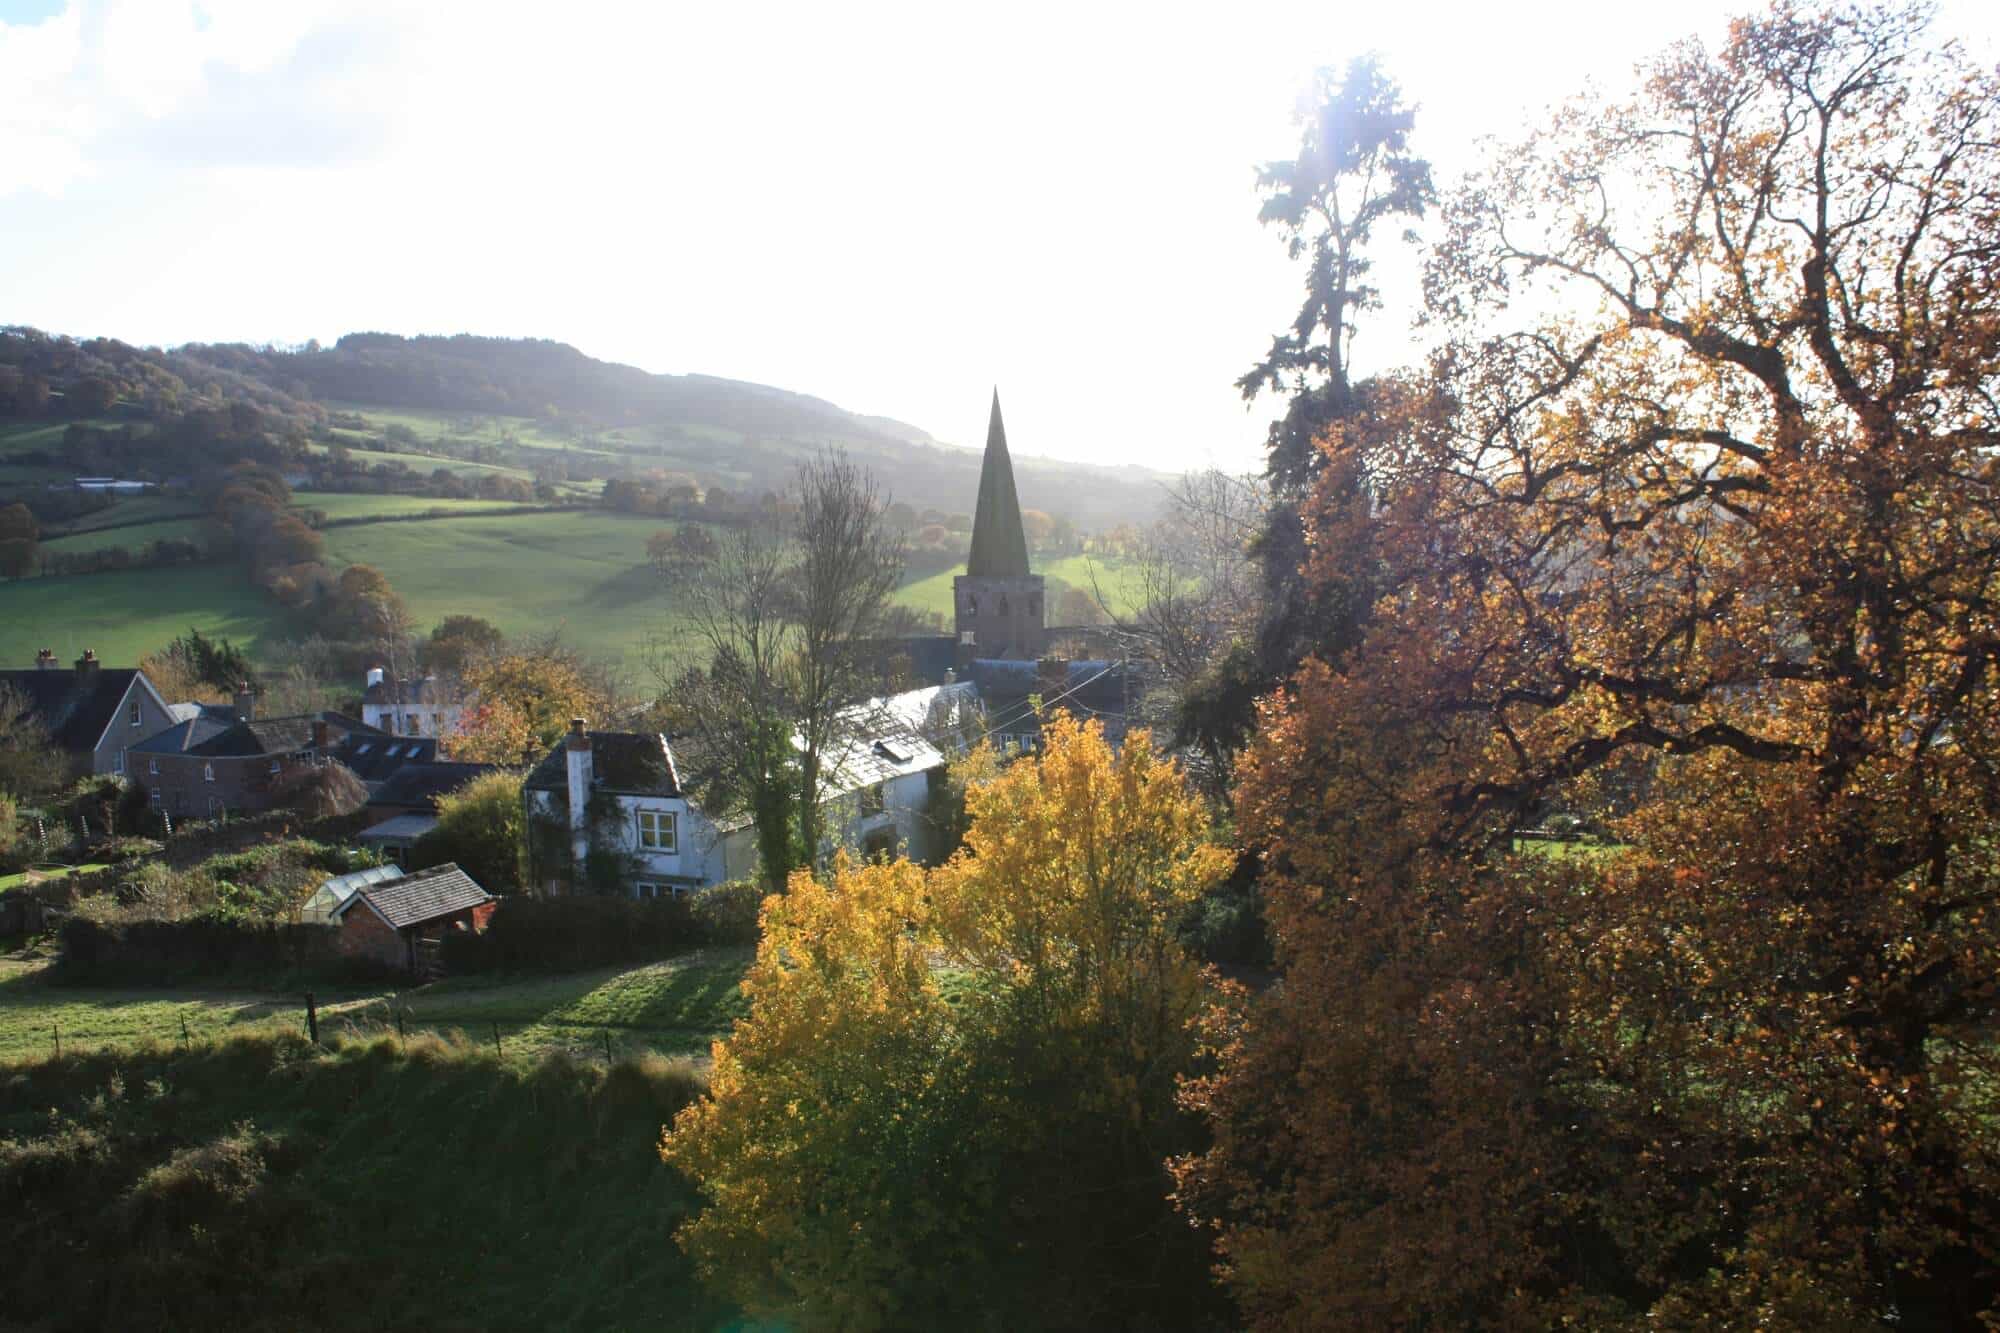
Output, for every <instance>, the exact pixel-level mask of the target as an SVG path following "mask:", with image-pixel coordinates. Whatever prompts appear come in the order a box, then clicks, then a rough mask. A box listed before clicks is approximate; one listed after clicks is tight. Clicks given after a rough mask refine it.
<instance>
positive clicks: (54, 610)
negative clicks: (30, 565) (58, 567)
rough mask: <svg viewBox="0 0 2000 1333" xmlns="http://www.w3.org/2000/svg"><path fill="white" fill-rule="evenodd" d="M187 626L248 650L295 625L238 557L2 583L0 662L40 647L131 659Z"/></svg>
mask: <svg viewBox="0 0 2000 1333" xmlns="http://www.w3.org/2000/svg"><path fill="white" fill-rule="evenodd" d="M190 628H195V629H199V630H200V631H201V632H202V633H204V634H209V635H220V636H223V637H226V638H229V639H232V640H234V641H235V642H237V643H239V644H242V645H244V646H245V647H246V648H248V649H250V650H251V651H252V652H254V651H255V650H256V648H257V645H258V644H259V643H261V642H264V641H265V640H267V639H272V638H284V637H285V636H287V635H288V634H291V633H293V632H295V631H294V629H293V622H292V620H291V618H290V616H289V615H287V613H286V612H285V611H284V609H283V608H282V607H280V606H279V605H278V604H277V603H276V602H273V601H272V600H271V599H270V598H268V597H266V596H265V595H264V594H263V593H261V592H259V591H258V590H257V589H256V588H253V587H252V586H250V584H249V583H248V582H247V581H246V580H245V579H244V577H243V571H242V570H241V569H239V568H238V567H236V566H235V565H186V566H182V567H180V568H178V569H134V570H126V571H123V572H121V573H117V574H74V575H70V576H68V577H66V578H53V579H22V580H20V581H19V582H15V583H0V663H4V664H6V665H7V666H10V667H25V666H30V665H32V664H33V663H34V660H35V651H36V650H37V649H40V648H53V649H55V652H56V656H57V657H59V658H61V659H62V660H63V661H65V662H68V661H71V660H73V659H75V658H77V657H79V656H81V655H82V653H83V650H84V649H85V648H93V649H96V651H97V655H98V657H100V658H102V659H103V660H104V661H105V662H107V663H109V664H111V665H112V666H130V665H132V664H133V663H134V662H136V661H138V660H139V658H140V657H142V656H144V655H145V654H147V653H150V652H152V651H153V650H154V649H156V648H159V647H162V646H163V645H165V644H166V643H167V642H168V641H169V640H171V639H173V638H175V637H176V636H178V635H182V634H185V633H187V632H188V630H189V629H190Z"/></svg>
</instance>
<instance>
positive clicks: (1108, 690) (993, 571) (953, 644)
mask: <svg viewBox="0 0 2000 1333" xmlns="http://www.w3.org/2000/svg"><path fill="white" fill-rule="evenodd" d="M1048 605H1049V599H1048V596H1047V588H1046V587H1045V584H1044V580H1043V577H1042V576H1041V575H1040V574H1037V573H1035V572H1034V571H1033V570H1032V569H1031V568H1030V567H1029V564H1028V540H1027V534H1026V532H1025V531H1024V529H1023V527H1022V524H1021V498H1020V495H1019V493H1018V492H1017V491H1016V490H1015V487H1014V461H1013V459H1012V458H1011V457H1010V456H1009V455H1008V452H1007V429H1006V426H1005V424H1004V423H1003V422H1002V420H1001V417H1000V394H999V391H998V390H995V391H994V394H993V407H992V412H991V414H990V416H989V417H988V419H987V425H986V454H985V458H984V460H983V461H982V463H981V465H980V469H979V497H978V501H977V503H976V504H975V506H974V508H973V512H972V547H971V550H970V552H969V553H968V554H967V557H966V561H965V572H964V573H963V574H959V575H957V576H956V577H954V578H953V579H952V628H953V634H952V635H951V637H949V638H941V637H933V636H925V637H922V638H916V639H907V640H903V641H901V642H900V644H899V645H898V647H899V648H900V650H901V652H902V653H903V654H904V655H906V656H907V657H908V659H909V660H910V661H911V662H912V663H914V664H916V666H915V674H916V675H917V676H918V678H919V679H920V680H923V681H924V682H925V683H928V684H949V683H956V684H960V685H969V686H971V690H970V691H968V693H972V694H974V695H976V698H977V700H978V704H979V708H980V710H981V711H982V712H983V714H984V715H985V718H986V728H987V729H988V731H989V732H990V733H991V735H992V737H993V739H994V741H995V742H996V743H997V744H999V745H1000V746H1001V747H1002V748H1003V749H1008V748H1023V747H1027V748H1032V746H1033V745H1034V744H1035V738H1036V737H1037V736H1038V735H1039V734H1040V731H1041V721H1040V718H1039V717H1038V716H1037V714H1036V711H1035V708H1034V703H1033V701H1035V700H1039V701H1040V702H1041V703H1042V704H1043V706H1044V707H1047V706H1050V705H1057V706H1061V707H1064V708H1067V709H1069V710H1070V711H1072V712H1074V713H1075V714H1076V715H1077V716H1078V717H1081V718H1086V719H1088V718H1096V719H1097V720H1099V721H1101V722H1102V723H1103V724H1104V729H1105V734H1106V735H1107V736H1108V737H1110V738H1111V739H1112V740H1113V741H1114V742H1116V741H1117V740H1119V739H1121V738H1122V737H1123V735H1124V732H1125V719H1126V714H1127V713H1128V712H1130V705H1131V699H1132V696H1133V692H1134V691H1135V689H1136V688H1137V683H1136V680H1135V678H1134V676H1133V673H1132V671H1131V670H1130V668H1129V667H1128V665H1127V664H1126V663H1125V662H1123V661H1121V660H1118V659H1117V658H1116V657H1115V656H1113V655H1112V654H1111V653H1108V652H1105V651H1104V650H1105V649H1106V648H1110V647H1112V646H1113V640H1112V639H1111V637H1110V636H1109V635H1108V634H1107V633H1106V632H1105V631H1104V630H1103V629H1102V628H1099V627H1093V626H1053V627H1052V626H1050V625H1049V624H1048ZM1081 645H1088V651H1087V653H1086V654H1079V655H1077V656H1075V657H1071V656H1068V655H1065V653H1064V652H1061V651H1057V650H1058V649H1068V650H1071V651H1073V650H1074V649H1076V648H1077V647H1078V646H1081Z"/></svg>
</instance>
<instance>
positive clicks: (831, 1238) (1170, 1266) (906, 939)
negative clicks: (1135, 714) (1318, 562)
mask: <svg viewBox="0 0 2000 1333" xmlns="http://www.w3.org/2000/svg"><path fill="white" fill-rule="evenodd" d="M1046 739H1047V747H1046V750H1045V752H1044V753H1043V754H1041V755H1040V756H1038V757H1035V758H1031V759H1024V760H1021V761H1019V762H1017V763H1016V764H1014V765H1012V766H1011V767H1009V768H1008V769H1006V770H1005V771H1004V772H1002V773H1001V774H1000V775H999V776H998V777H997V778H995V779H993V780H992V781H990V782H988V783H986V784H983V785H980V786H976V787H974V788H973V789H972V790H971V791H970V793H969V794H968V797H967V801H968V805H969V807H970V811H971V816H972V824H971V829H970V831H969V833H968V835H967V839H966V844H967V845H966V847H965V848H964V849H962V850H961V851H960V852H959V853H958V854H957V855H956V856H955V857H953V859H952V860H951V861H950V862H949V863H947V864H946V865H944V866H942V867H939V868H938V869H936V870H933V871H930V872H928V873H926V872H925V871H923V870H921V869H919V868H918V867H916V866H914V865H911V864H910V863H909V862H906V861H898V862H894V863H890V864H873V865H867V866H855V865H854V864H852V863H851V862H848V861H846V860H845V859H844V858H843V859H841V860H840V861H839V862H838V864H837V865H836V867H835V870H834V873H833V877H832V882H831V883H824V884H823V883H821V882H819V881H817V880H815V879H814V878H813V877H812V876H811V875H810V874H809V873H807V872H805V871H799V872H797V873H796V874H794V876H793V878H792V882H791V891H790V892H789V893H788V894H785V895H776V896H773V897H770V898H768V899H766V900H765V905H764V915H763V926H764V933H763V939H762V942H761V943H760V944H759V946H758V951H757V960H756V962H755V964H754V965H753V966H752V968H751V971H750V974H749V976H748V977H747V978H746V979H745V982H744V989H745V991H746V992H747V993H748V995H749V998H750V1006H751V1007H750V1014H749V1016H748V1017H747V1018H745V1019H743V1020H742V1021H740V1022H739V1023H738V1024H737V1026H736V1029H735V1031H734V1033H733V1034H732V1035H731V1036H730V1038H729V1039H728V1040H727V1041H724V1042H720V1043H718V1044H717V1045H716V1048H715V1074H714V1080H713V1085H712V1090H713V1096H712V1097H711V1098H710V1099H709V1100H707V1101H705V1102H702V1103H700V1104H699V1105H697V1106H694V1107H691V1108H689V1109H688V1110H687V1111H685V1112H683V1113H682V1114H681V1115H680V1117H679V1118H678V1119H676V1121H675V1123H674V1124H673V1126H672V1127H671V1128H670V1129H669V1130H668V1132H667V1133H666V1135H665V1137H664V1140H663V1142H662V1149H661V1151H662V1154H663V1155H664V1156H665V1158H666V1159H667V1161H669V1162H671V1163H672V1164H673V1165H675V1166H676V1167H678V1168H680V1169H681V1170H683V1171H685V1172H687V1174H688V1175H689V1176H691V1177H692V1178H693V1179H694V1181H695V1182H696V1184H697V1185H698V1186H699V1187H700V1188H701V1190H702V1192H703V1193H704V1194H705V1195H706V1197H707V1199H708V1206H707V1208H705V1209H704V1210H703V1211H702V1213H701V1214H700V1215H699V1216H698V1217H696V1218H695V1219H693V1220H692V1221H690V1222H688V1223H686V1224H684V1225H683V1227H682V1229H681V1231H680V1233H679V1238H680V1241H681V1243H682V1244H683V1245H684V1246H685V1247H686V1248H687V1249H688V1250H689V1252H690V1253H691V1254H693V1256H694V1257H695V1259H696V1261H697V1263H698V1264H699V1266H700V1267H701V1270H702V1271H703V1272H704V1273H705V1274H706V1275H707V1276H708V1277H710V1278H711V1279H712V1280H714V1281H716V1282H717V1283H719V1284H720V1285H721V1286H723V1287H724V1288H725V1289H727V1290H728V1291H729V1293H730V1294H731V1295H732V1296H733V1297H734V1298H735V1299H737V1300H739V1301H741V1302H742V1303H743V1304H744V1305H745V1306H746V1307H748V1308H749V1309H751V1310H753V1311H755V1312H758V1313H760V1314H766V1315H773V1316H779V1317H782V1318H784V1319H786V1320H788V1321H790V1322H793V1323H796V1324H799V1325H801V1326H804V1327H839V1328H891V1327H893V1328H910V1327H945V1326H957V1325H963V1324H971V1323H978V1324H990V1325H992V1326H995V1327H1023V1328H1101V1327H1107V1326H1109V1327H1162V1326H1167V1325H1173V1326H1182V1327H1185V1326H1190V1325H1196V1324H1199V1323H1201V1322H1203V1321H1204V1320H1205V1319H1206V1318H1208V1317H1210V1316H1213V1315H1214V1314H1216V1313H1217V1312H1218V1311H1217V1306H1216V1296H1215V1293H1214V1291H1213V1290H1212V1289H1211V1287H1210V1285H1209V1282H1208V1279H1207V1275H1206V1272H1205V1267H1206V1266H1205V1262H1204V1255H1205V1242H1204V1241H1203V1239H1202V1237H1201V1236H1200V1235H1199V1233H1198V1232H1197V1231H1196V1230H1195V1229H1193V1228H1190V1227H1189V1226H1188V1225H1187V1224H1186V1222H1185V1221H1184V1220H1183V1219H1181V1218H1179V1217H1177V1216H1176V1215H1175V1214H1174V1212H1173V1210H1172V1208H1171V1206H1170V1205H1169V1203H1168V1199H1167V1194H1168V1188H1169V1181H1168V1177H1167V1173H1166V1167H1165V1163H1166V1160H1167V1158H1168V1157H1169V1156H1170V1155H1171V1154H1173V1153H1175V1152H1179V1151H1185V1150H1186V1149H1187V1148H1188V1147H1189V1146H1191V1144H1190V1138H1189V1135H1190V1133H1191V1132H1192V1125H1191V1122H1190V1121H1189V1119H1188V1118H1187V1117H1186V1116H1184V1115H1183V1114H1181V1113H1180V1112H1179V1111H1178V1110H1177V1109H1176V1107H1175V1104H1174V1092H1175V1084H1176V1080H1177V1078H1178V1077H1180V1076H1181V1075H1183V1074H1184V1073H1186V1072H1188V1071H1189V1070H1190V1069H1191V1068H1192V1063H1193V1060H1194V1058H1195V1036H1194V1033H1193V1032H1192V1031H1191V1030H1190V1020H1191V1019H1192V1018H1193V1017H1194V1016H1195V1015H1196V1013H1197V1012H1198V1011H1199V1009H1200V1008H1201V1006H1202V1004H1203V1003H1204V999H1205V994H1206V990H1205V983H1204V980H1203V978H1202V975H1201V973H1200V972H1199V970H1198V968H1197V967H1196V966H1195V964H1194V963H1193V962H1192V961H1190V960H1189V958H1188V957H1187V956H1186V954H1185V953H1184V952H1183V951H1182V950H1181V949H1180V947H1179V944H1178V942H1177V939H1176V927H1177V925H1178V923H1179V921H1180V919H1181V917H1182V916H1183V914H1184V913H1185V911H1186V909H1187V906H1188V904H1190V903H1191V902H1193V901H1194V900H1195V899H1196V898H1197V897H1198V896H1199V895H1200V894H1201V893H1202V892H1203V891H1204V890H1205V889H1206V888H1207V887H1208V886H1209V885H1211V884H1212V883H1213V882H1214V881H1215V880H1216V879H1218V878H1220V877H1221V875H1222V874H1224V873H1225V872H1226V870H1227V868H1228V866H1229V864H1230V860H1231V858H1230V857H1229V856H1228V854H1227V853H1225V852H1223V851H1221V850H1220V849H1218V848H1216V847H1213V846H1211V845H1210V844H1209V842H1208V840H1207V834H1208V824H1207V819H1206V815H1205V813H1204V809H1203V806H1202V804H1201V803H1200V802H1199V801H1198V800H1196V799H1194V798H1193V797H1192V796H1191V795H1190V794H1189V793H1188V792H1187V790H1186V789H1185V785H1184V783H1183V781H1182V778H1181V776H1180V774H1179V773H1178V772H1177V771H1176V769H1175V767H1174V766H1173V765H1172V764H1171V763H1170V762H1168V761H1165V760H1162V759H1160V758H1158V757H1156V756H1155V755H1154V753H1153V751H1152V749H1151V747H1150V744H1149V742H1148V741H1147V740H1146V739H1145V737H1143V736H1138V737H1135V738H1133V739H1132V740H1130V741H1128V742H1127V744H1126V745H1125V747H1124V748H1123V749H1122V750H1120V751H1118V752H1116V753H1114V752H1113V751H1112V750H1111V748H1110V747H1109V746H1107V745H1106V744H1105V742H1104V740H1103V737H1102V735H1101V733H1100V731H1099V729H1098V727H1097V726H1096V724H1091V725H1090V726H1087V727H1086V726H1079V725H1078V724H1077V723H1075V722H1074V721H1072V720H1070V719H1069V718H1067V717H1066V716H1058V717H1055V718H1053V719H1051V721H1050V723H1049V726H1048V729H1047V732H1046Z"/></svg>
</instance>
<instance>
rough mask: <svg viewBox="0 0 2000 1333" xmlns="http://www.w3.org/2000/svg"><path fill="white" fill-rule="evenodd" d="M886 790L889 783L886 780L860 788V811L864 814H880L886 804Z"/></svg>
mask: <svg viewBox="0 0 2000 1333" xmlns="http://www.w3.org/2000/svg"><path fill="white" fill-rule="evenodd" d="M888 791H889V784H888V783H886V782H878V783H876V784H875V785H874V786H872V787H863V788H862V789H861V813H862V814H864V815H879V814H881V813H882V810H883V808H884V807H885V806H887V805H888Z"/></svg>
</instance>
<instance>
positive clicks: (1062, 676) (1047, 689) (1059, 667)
mask: <svg viewBox="0 0 2000 1333" xmlns="http://www.w3.org/2000/svg"><path fill="white" fill-rule="evenodd" d="M1035 688H1036V689H1037V690H1039V691H1041V695H1042V702H1043V703H1044V704H1046V703H1048V702H1049V700H1051V699H1053V698H1055V697H1056V696H1057V695H1059V694H1061V693H1062V692H1063V691H1065V690H1067V689H1068V688H1069V663H1068V662H1066V661H1064V660H1063V659H1062V658H1060V657H1044V658H1042V659H1041V660H1040V661H1039V662H1037V663H1035Z"/></svg>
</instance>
